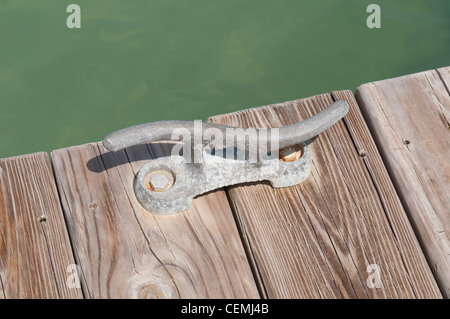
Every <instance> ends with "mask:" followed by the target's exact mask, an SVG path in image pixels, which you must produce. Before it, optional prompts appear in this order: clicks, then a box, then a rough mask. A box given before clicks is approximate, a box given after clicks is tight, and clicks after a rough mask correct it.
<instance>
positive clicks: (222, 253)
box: [0, 67, 450, 299]
mask: <svg viewBox="0 0 450 319" xmlns="http://www.w3.org/2000/svg"><path fill="white" fill-rule="evenodd" d="M449 87H450V67H448V68H442V69H438V70H433V71H427V72H422V73H418V74H413V75H408V76H404V77H400V78H395V79H389V80H384V81H379V82H373V83H368V84H364V85H361V86H360V87H358V88H357V90H356V93H355V95H354V94H353V92H351V91H337V92H331V93H327V94H322V95H317V96H313V97H310V98H306V99H300V100H295V101H290V102H285V103H280V104H274V105H268V106H263V107H258V108H252V109H247V110H243V111H239V112H235V113H231V114H226V115H218V116H215V117H211V118H209V119H208V121H210V122H213V123H219V124H226V125H231V126H239V127H279V126H283V125H287V124H291V123H294V122H298V121H300V120H302V119H305V118H308V117H310V116H312V115H314V114H316V113H317V112H319V111H321V110H322V109H324V108H326V107H327V106H328V105H330V104H331V103H332V102H333V101H335V100H339V99H345V100H346V101H347V102H348V103H349V105H350V111H349V113H348V114H347V116H346V117H345V118H344V120H342V121H339V122H338V123H337V124H336V125H334V126H333V127H331V128H330V129H328V130H327V131H326V132H325V133H322V134H320V135H319V137H318V138H317V139H316V140H315V141H314V142H313V143H312V144H311V145H310V148H311V152H312V155H313V169H312V173H311V176H310V177H309V178H308V179H307V180H306V181H305V182H303V183H301V184H299V185H297V186H294V187H288V188H279V189H274V188H272V187H271V186H270V184H269V183H265V182H261V183H246V184H239V185H235V186H231V187H227V188H225V189H219V190H216V191H213V192H209V193H207V194H204V195H202V196H199V197H197V198H196V199H195V200H194V203H193V206H192V208H191V209H189V210H188V211H185V212H182V213H178V214H175V215H168V216H158V215H153V214H150V213H148V212H147V211H145V210H144V209H143V208H142V207H141V206H140V204H139V203H138V202H137V200H136V198H135V195H134V191H133V187H132V181H133V178H134V175H135V174H136V172H137V171H138V170H139V169H140V167H141V166H142V165H143V164H144V163H146V161H148V160H149V159H152V158H156V157H160V156H164V155H167V154H170V145H169V144H166V143H153V144H148V145H147V144H145V145H139V146H135V147H130V148H127V149H126V150H122V151H118V152H109V151H107V150H106V149H105V148H104V147H103V145H102V144H101V143H90V144H85V145H81V146H73V147H69V148H65V149H60V150H55V151H53V152H52V153H51V160H52V164H53V166H51V164H50V159H49V157H48V155H47V154H46V153H36V154H29V155H24V156H17V157H13V158H7V159H0V299H1V298H7V299H9V298H443V297H444V298H448V297H449V296H450V246H449V234H450V229H449V225H450V199H449V198H450V195H449V194H450V160H449V158H450V138H449V134H450V133H449V123H450V92H449ZM355 97H356V98H355ZM75 265H76V266H75ZM75 271H77V272H75ZM74 273H75V275H76V274H77V273H78V275H79V279H80V283H79V285H78V282H77V281H76V278H78V277H77V276H74ZM374 275H376V276H374ZM377 276H379V277H377ZM374 279H376V280H375V281H374ZM378 279H379V280H378ZM377 280H378V281H377Z"/></svg>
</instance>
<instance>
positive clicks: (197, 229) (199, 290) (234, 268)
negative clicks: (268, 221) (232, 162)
mask: <svg viewBox="0 0 450 319" xmlns="http://www.w3.org/2000/svg"><path fill="white" fill-rule="evenodd" d="M168 154H170V145H169V144H153V145H151V146H147V145H140V146H136V147H130V148H128V149H126V150H122V151H118V152H114V153H111V152H108V151H107V150H106V149H104V148H103V146H102V144H101V143H98V144H97V143H93V144H87V145H82V146H77V147H70V148H67V149H62V150H57V151H54V152H53V153H52V159H53V163H54V170H55V175H56V179H57V182H58V187H59V189H60V193H61V200H62V204H63V207H64V212H65V216H66V221H67V226H68V229H69V232H70V235H71V240H72V245H73V247H74V253H75V257H76V260H77V263H78V264H79V266H80V271H81V277H82V283H83V289H84V293H85V296H86V297H88V298H258V297H259V293H258V290H257V287H256V284H255V282H254V279H253V275H252V273H251V269H250V266H249V264H248V261H247V258H246V255H245V251H244V248H243V246H242V242H241V240H240V237H239V234H238V230H237V228H236V224H235V223H234V220H233V216H232V212H231V209H230V206H229V204H228V201H227V197H226V194H225V192H224V191H223V190H217V191H215V192H211V193H209V194H207V195H204V196H201V197H199V198H198V199H196V200H195V201H194V204H193V207H192V208H191V209H190V210H189V211H186V212H183V213H180V214H175V215H168V216H157V215H153V214H151V213H149V212H147V211H146V210H145V209H143V208H142V207H141V206H140V205H139V203H138V202H137V200H136V197H135V195H134V191H133V178H134V176H135V174H136V173H137V172H138V170H139V169H140V167H141V166H142V165H143V164H145V163H146V162H147V161H148V160H150V159H151V158H154V157H161V156H167V155H168Z"/></svg>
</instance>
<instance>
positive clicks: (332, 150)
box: [209, 92, 441, 298]
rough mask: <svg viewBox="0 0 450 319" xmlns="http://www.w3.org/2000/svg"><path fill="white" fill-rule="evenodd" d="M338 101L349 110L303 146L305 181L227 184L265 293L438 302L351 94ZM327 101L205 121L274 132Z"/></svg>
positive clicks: (320, 98) (339, 95) (323, 98)
mask: <svg viewBox="0 0 450 319" xmlns="http://www.w3.org/2000/svg"><path fill="white" fill-rule="evenodd" d="M335 95H336V99H342V98H344V99H346V100H347V101H348V102H349V104H350V114H349V116H347V117H346V118H345V122H344V121H340V122H338V123H337V124H336V125H334V126H333V127H331V128H330V129H328V130H327V131H326V132H325V133H323V134H320V135H319V137H318V138H317V139H316V140H315V141H314V142H313V143H312V144H311V145H310V148H311V151H312V153H313V156H312V157H313V170H312V173H311V176H310V177H309V178H308V179H307V180H306V181H305V182H303V183H302V184H300V185H297V186H295V187H289V188H283V189H274V188H272V187H271V186H270V185H269V184H268V183H257V184H256V183H254V184H243V185H236V186H232V187H229V188H228V192H229V200H230V202H231V204H232V207H233V210H234V212H235V214H236V219H237V220H238V221H239V227H240V229H241V232H242V236H243V239H244V240H245V244H246V246H247V249H248V251H249V252H250V253H249V256H250V258H251V260H252V264H253V267H254V269H255V273H256V274H257V276H258V281H259V282H260V284H261V285H262V290H263V291H264V292H265V294H266V296H267V297H269V298H440V297H441V294H440V292H439V290H438V287H437V285H436V282H435V281H434V279H433V277H432V274H431V272H430V269H429V266H428V264H427V262H426V260H425V258H424V256H423V253H422V251H421V249H420V247H419V245H418V243H417V240H416V238H415V236H414V233H413V231H412V229H411V227H410V225H409V223H408V219H407V218H406V215H405V212H404V210H403V208H402V206H401V203H400V201H399V199H398V197H397V195H396V194H395V191H394V189H393V186H392V184H391V183H390V181H389V177H388V175H387V172H386V170H385V169H384V167H383V165H382V161H381V159H380V157H379V154H378V152H377V150H376V147H375V145H374V142H373V140H372V139H371V137H370V133H369V131H368V129H367V127H366V126H365V125H364V121H363V119H362V117H361V114H360V113H359V110H358V108H357V104H356V103H355V101H354V99H353V96H352V94H351V92H336V93H335ZM332 102H333V98H332V96H331V95H329V94H324V95H319V96H315V97H312V98H308V99H303V100H297V101H291V102H286V103H282V104H275V105H269V106H265V107H260V108H255V109H249V110H244V111H240V112H236V113H231V114H227V115H220V116H215V117H212V118H210V119H209V121H211V122H214V123H219V124H225V125H230V126H238V127H279V126H283V125H288V124H292V123H294V122H298V121H300V120H302V119H306V118H308V117H310V116H312V115H314V114H316V113H318V112H319V111H321V110H323V109H324V108H325V107H327V106H328V105H330V104H331V103H332ZM348 127H352V129H351V130H349V129H348ZM363 151H364V152H363ZM362 154H366V155H364V156H363V155H362ZM374 176H376V177H374ZM374 273H376V275H378V276H379V278H378V279H379V280H378V281H377V280H375V278H374V276H373V274H374ZM375 277H376V276H375Z"/></svg>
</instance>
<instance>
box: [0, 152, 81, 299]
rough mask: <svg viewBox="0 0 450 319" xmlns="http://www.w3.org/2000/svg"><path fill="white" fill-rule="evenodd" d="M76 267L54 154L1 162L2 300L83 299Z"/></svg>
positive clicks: (0, 265)
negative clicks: (72, 283) (72, 279)
mask: <svg viewBox="0 0 450 319" xmlns="http://www.w3.org/2000/svg"><path fill="white" fill-rule="evenodd" d="M74 264H75V261H74V259H73V255H72V249H71V247H70V242H69V238H68V235H67V229H66V227H65V223H64V218H63V215H62V210H61V206H60V203H59V198H58V193H57V191H56V186H55V181H54V179H53V174H52V171H51V167H50V162H49V159H48V155H47V154H46V153H36V154H30V155H24V156H17V157H13V158H7V159H0V288H1V289H0V298H9V299H16V298H27V299H29V298H82V292H81V289H77V288H76V287H72V288H71V286H70V285H67V282H68V279H70V278H68V277H69V276H70V275H71V273H70V272H67V269H68V267H69V269H70V266H71V265H74ZM69 282H70V281H69Z"/></svg>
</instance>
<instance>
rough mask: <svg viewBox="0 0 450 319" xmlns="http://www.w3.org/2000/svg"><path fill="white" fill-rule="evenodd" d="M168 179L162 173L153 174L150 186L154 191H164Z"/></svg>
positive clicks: (167, 184)
mask: <svg viewBox="0 0 450 319" xmlns="http://www.w3.org/2000/svg"><path fill="white" fill-rule="evenodd" d="M169 182H170V181H169V179H168V178H167V176H166V175H164V174H155V175H154V176H152V178H151V179H150V186H151V187H152V188H153V190H155V191H157V192H158V191H159V192H162V191H165V190H166V189H167V188H168V186H169Z"/></svg>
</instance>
